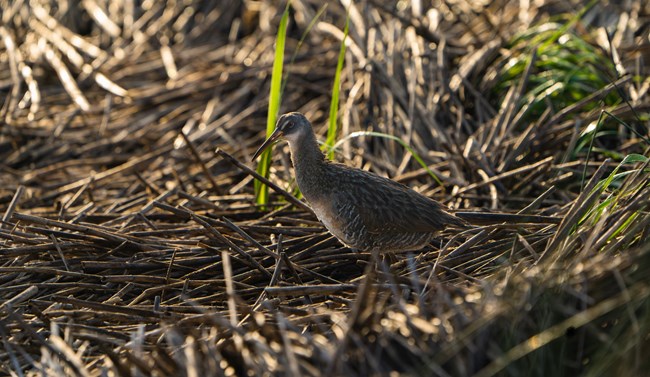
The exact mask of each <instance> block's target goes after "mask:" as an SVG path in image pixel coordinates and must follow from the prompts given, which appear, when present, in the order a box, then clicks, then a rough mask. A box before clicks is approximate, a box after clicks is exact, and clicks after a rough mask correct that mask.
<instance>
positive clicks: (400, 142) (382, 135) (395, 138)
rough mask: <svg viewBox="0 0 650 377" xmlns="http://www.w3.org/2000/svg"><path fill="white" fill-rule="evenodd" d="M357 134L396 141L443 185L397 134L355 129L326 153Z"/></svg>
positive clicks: (331, 151) (357, 135) (332, 151)
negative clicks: (355, 130)
mask: <svg viewBox="0 0 650 377" xmlns="http://www.w3.org/2000/svg"><path fill="white" fill-rule="evenodd" d="M359 136H372V137H381V138H384V139H389V140H393V141H396V142H397V143H399V145H401V146H402V147H403V148H404V149H406V150H407V151H409V152H411V154H412V155H413V158H414V159H415V161H417V162H418V164H420V166H422V167H423V168H424V169H425V170H426V171H427V173H429V175H430V176H431V177H432V178H433V179H434V180H435V181H436V182H437V183H438V184H439V185H440V187H444V186H443V184H442V181H441V180H440V178H438V176H437V175H436V174H435V173H434V172H433V171H431V169H429V166H428V165H427V164H426V163H425V162H424V160H422V158H421V157H420V155H419V154H417V152H415V150H413V148H411V146H410V145H408V143H407V142H405V141H404V140H402V139H400V138H398V137H397V136H393V135H389V134H384V133H381V132H373V131H357V132H353V133H351V134H349V135H347V136H346V137H344V138H342V139H341V140H339V141H338V142H336V144H334V145H333V146H332V147H329V146H328V149H329V151H328V154H329V153H334V151H335V150H336V149H337V148H339V147H340V146H341V145H342V144H343V143H344V142H346V141H347V140H349V139H352V138H355V137H359Z"/></svg>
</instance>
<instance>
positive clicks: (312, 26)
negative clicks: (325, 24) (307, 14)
mask: <svg viewBox="0 0 650 377" xmlns="http://www.w3.org/2000/svg"><path fill="white" fill-rule="evenodd" d="M325 9H327V3H325V4H323V6H322V7H320V9H319V10H318V12H316V15H315V16H314V18H313V19H312V20H311V21H310V22H309V25H307V29H305V31H304V32H303V33H302V35H301V36H300V40H299V41H298V44H297V45H296V50H295V51H294V52H293V55H291V60H290V61H289V67H291V66H293V63H294V62H295V61H296V57H297V56H298V52H300V47H302V44H303V43H304V42H305V38H307V35H309V32H310V31H311V29H313V28H314V26H315V25H316V22H318V19H319V18H320V17H321V16H322V15H323V13H325ZM286 75H287V76H288V75H289V73H288V72H287V73H286ZM286 85H287V77H284V79H283V80H282V90H280V92H281V93H284V87H285V86H286Z"/></svg>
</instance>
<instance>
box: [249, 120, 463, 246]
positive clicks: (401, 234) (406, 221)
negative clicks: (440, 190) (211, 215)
mask: <svg viewBox="0 0 650 377" xmlns="http://www.w3.org/2000/svg"><path fill="white" fill-rule="evenodd" d="M279 138H283V139H285V140H287V141H288V142H289V148H290V149H291V160H292V162H293V166H294V169H295V171H296V181H297V182H298V187H299V188H300V191H301V192H302V194H303V195H304V197H305V199H306V200H307V202H308V203H309V205H310V207H311V208H312V209H313V211H314V213H315V214H316V216H317V217H318V219H319V220H320V221H321V222H322V223H323V224H324V225H325V227H326V228H327V229H328V230H329V231H330V232H331V233H332V234H333V235H334V236H335V237H336V238H338V239H339V240H340V241H341V242H343V243H344V244H345V245H347V246H350V247H352V248H356V249H360V250H367V251H374V250H377V251H399V250H417V249H420V248H422V247H424V246H425V245H426V244H428V243H429V241H430V240H431V239H432V238H433V236H434V235H435V233H436V232H437V231H440V230H442V229H444V228H445V227H447V226H454V227H465V226H466V223H465V222H464V221H463V220H461V219H460V218H458V217H456V216H454V215H452V214H450V213H449V212H447V209H446V207H445V206H443V205H442V204H440V203H438V202H436V201H434V200H432V199H430V198H427V197H426V196H424V195H421V194H419V193H417V192H415V191H413V190H411V189H410V188H408V187H407V186H404V185H403V184H401V183H397V182H395V181H392V180H390V179H387V178H383V177H380V176H378V175H375V174H373V173H370V172H367V171H365V170H360V169H356V168H352V167H349V166H346V165H342V164H338V163H333V162H330V161H327V160H326V159H325V157H324V155H323V153H322V152H321V151H320V149H319V148H318V143H317V142H316V137H315V136H314V131H313V130H312V127H311V124H310V123H309V121H308V120H307V118H305V116H304V115H302V114H300V113H288V114H284V115H282V116H281V117H280V118H279V119H278V122H277V124H276V128H275V131H274V132H273V134H272V135H271V136H270V137H269V138H268V139H267V140H266V141H265V142H264V144H262V146H261V147H260V148H259V149H258V150H257V152H256V153H255V156H254V157H253V159H255V158H257V156H259V154H260V153H261V152H262V151H264V149H266V148H267V147H268V146H269V145H270V144H271V143H272V142H273V141H274V140H277V139H279Z"/></svg>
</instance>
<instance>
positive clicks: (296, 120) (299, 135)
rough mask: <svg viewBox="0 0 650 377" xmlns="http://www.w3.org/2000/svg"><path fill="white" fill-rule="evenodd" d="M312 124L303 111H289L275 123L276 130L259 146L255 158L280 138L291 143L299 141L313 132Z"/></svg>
mask: <svg viewBox="0 0 650 377" xmlns="http://www.w3.org/2000/svg"><path fill="white" fill-rule="evenodd" d="M312 132H313V131H312V129H311V124H310V123H309V121H308V120H307V118H305V116H304V115H302V114H301V113H287V114H284V115H282V116H280V117H279V118H278V121H277V122H276V124H275V131H273V133H272V134H271V136H269V138H268V139H266V141H264V143H263V144H262V145H261V146H260V147H259V149H258V150H257V152H255V155H253V160H255V159H256V158H257V157H259V155H260V154H262V152H264V150H266V148H268V147H269V146H270V145H271V144H273V142H274V141H276V140H278V139H284V140H287V141H288V142H289V143H299V142H300V140H303V139H304V138H305V137H307V136H308V135H309V134H310V133H312Z"/></svg>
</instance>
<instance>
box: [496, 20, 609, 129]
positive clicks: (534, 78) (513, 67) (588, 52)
mask: <svg viewBox="0 0 650 377" xmlns="http://www.w3.org/2000/svg"><path fill="white" fill-rule="evenodd" d="M586 9H588V7H586V8H585V9H584V10H583V12H580V13H578V14H577V15H575V16H574V17H573V18H571V19H569V20H565V21H564V22H563V23H562V21H561V20H558V22H547V23H544V24H541V25H538V26H535V27H533V28H531V29H528V30H526V31H524V32H523V33H521V34H519V35H517V36H515V38H513V40H512V41H511V42H510V43H509V46H508V47H509V50H510V52H511V55H510V56H509V57H508V58H507V60H505V59H504V61H503V62H502V63H501V68H500V72H499V73H500V80H499V83H498V85H496V87H495V93H496V94H497V95H498V93H504V92H505V91H507V89H508V88H509V87H511V86H515V85H517V83H518V82H519V81H520V80H521V78H522V75H524V73H525V71H526V67H527V66H528V65H529V63H530V60H531V59H532V56H533V53H536V54H537V56H536V59H535V61H534V63H533V67H532V70H531V73H530V76H529V77H528V85H527V88H528V89H527V90H526V92H525V94H524V95H523V96H522V101H523V103H522V105H523V104H528V106H529V108H528V110H527V112H528V117H529V119H533V118H536V117H539V116H540V115H541V114H542V113H543V112H544V110H545V109H546V108H547V107H548V106H549V104H550V105H551V106H552V107H553V109H554V110H555V111H558V110H560V109H563V108H565V107H567V106H569V105H571V104H574V103H575V102H577V101H580V100H582V99H584V98H585V97H587V96H589V95H591V94H593V93H594V92H596V91H598V90H600V89H601V88H603V87H605V86H607V85H608V84H610V83H611V82H613V81H615V79H616V77H617V73H616V69H615V67H614V64H613V63H612V61H611V59H610V58H609V57H608V56H606V55H605V53H604V52H603V51H602V50H601V49H600V48H598V47H597V46H595V45H594V44H592V43H590V42H589V41H588V40H587V39H586V38H588V36H583V35H579V34H577V33H576V32H574V31H573V30H572V28H571V26H573V25H574V24H575V23H576V22H578V21H579V19H580V17H581V16H582V14H583V13H584V11H585V10H586ZM601 101H602V102H601ZM618 102H620V98H619V96H618V93H616V92H615V91H612V92H610V93H609V94H607V95H606V96H604V98H601V99H599V100H594V101H593V102H592V103H590V104H587V105H586V106H585V107H584V108H583V109H585V110H591V109H594V108H597V107H600V106H602V105H605V106H611V105H615V104H616V103H618Z"/></svg>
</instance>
